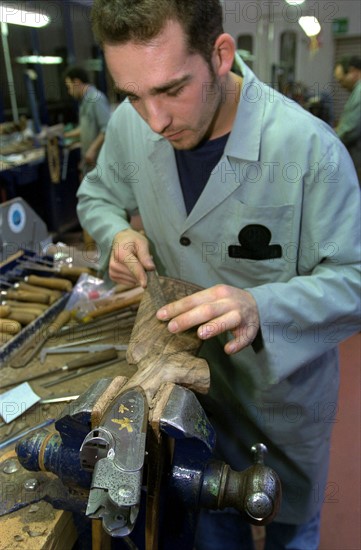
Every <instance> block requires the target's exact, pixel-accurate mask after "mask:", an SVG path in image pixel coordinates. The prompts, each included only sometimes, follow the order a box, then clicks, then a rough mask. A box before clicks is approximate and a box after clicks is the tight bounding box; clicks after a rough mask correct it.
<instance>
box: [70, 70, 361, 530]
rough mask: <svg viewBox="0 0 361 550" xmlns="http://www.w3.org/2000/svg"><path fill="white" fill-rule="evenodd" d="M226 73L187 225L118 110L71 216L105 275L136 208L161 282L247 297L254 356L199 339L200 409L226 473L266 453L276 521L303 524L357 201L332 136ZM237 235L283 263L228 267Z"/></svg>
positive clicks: (157, 147) (322, 480)
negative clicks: (221, 146)
mask: <svg viewBox="0 0 361 550" xmlns="http://www.w3.org/2000/svg"><path fill="white" fill-rule="evenodd" d="M237 62H238V63H239V64H240V67H241V71H242V73H243V76H244V82H243V88H242V95H241V100H240V103H239V107H238V112H237V116H236V120H235V121H234V126H233V130H232V132H231V135H230V137H229V139H228V142H227V144H226V147H225V151H224V154H223V156H222V158H221V160H220V161H219V163H218V165H217V166H216V167H215V169H214V170H213V172H212V174H211V176H210V178H209V181H208V183H207V185H206V188H205V189H204V191H203V193H202V195H201V197H200V198H199V200H198V202H197V203H196V205H195V206H194V208H193V210H192V211H191V213H190V214H189V216H187V214H186V210H185V206H184V201H183V196H182V192H181V188H180V183H179V178H178V173H177V167H176V162H175V157H174V151H173V149H172V147H171V145H170V144H169V143H168V142H167V141H166V140H165V139H163V138H162V137H161V136H159V135H157V134H155V133H153V132H152V131H151V130H150V128H149V127H148V126H147V124H146V123H145V122H144V121H143V120H142V119H141V118H140V117H139V116H138V114H137V113H136V111H135V110H134V109H133V107H132V106H131V105H130V104H129V103H128V102H127V101H126V102H124V103H123V104H122V105H120V107H119V108H118V109H117V110H116V112H115V114H114V115H113V116H112V118H111V121H110V124H109V126H108V130H107V134H106V141H105V144H104V146H103V149H102V151H101V153H100V156H99V159H98V166H97V168H96V169H95V170H94V171H93V172H92V173H90V174H89V175H88V176H87V177H86V178H85V179H84V180H83V182H82V184H81V186H80V189H79V193H78V197H79V205H78V214H79V218H80V222H81V224H82V225H83V226H84V227H85V229H86V230H87V231H88V232H89V233H90V234H91V235H92V236H93V237H94V238H95V239H96V241H97V242H98V243H99V245H100V247H101V249H102V265H103V266H104V267H105V266H106V264H107V261H108V258H109V254H110V250H111V245H112V239H113V237H114V235H115V233H117V232H118V231H120V230H122V229H125V228H128V227H129V226H128V222H127V221H126V220H127V213H129V212H131V211H132V210H134V209H136V208H139V211H140V214H141V217H142V220H143V224H144V227H145V230H146V234H147V236H148V237H149V238H150V239H151V241H152V243H153V246H154V249H155V251H156V261H157V267H158V270H159V271H160V272H161V273H164V274H165V275H168V276H170V277H177V278H181V279H184V280H186V281H190V282H193V283H196V284H199V285H201V286H203V287H209V286H212V285H215V284H217V283H226V284H230V285H234V286H236V287H239V288H243V289H248V290H250V292H251V293H252V294H253V296H254V298H255V300H256V302H257V306H258V310H259V316H260V323H261V331H262V342H261V344H262V345H261V349H258V348H256V346H253V347H252V346H249V347H248V348H247V349H245V350H243V351H241V352H240V353H238V354H236V355H235V356H232V357H227V356H226V355H225V354H224V353H223V350H222V346H223V343H224V341H225V338H226V337H227V336H226V335H223V336H222V337H221V338H214V339H212V340H210V341H207V343H205V344H204V346H203V348H202V350H203V351H202V353H203V355H204V356H206V357H207V359H208V361H209V363H210V367H211V390H210V393H209V395H208V396H207V398H206V399H202V403H203V404H204V406H205V408H206V410H207V412H208V413H209V417H210V420H211V422H212V424H213V425H214V427H215V428H216V430H217V438H218V449H219V452H220V454H221V456H222V457H223V458H224V459H225V460H226V461H227V462H228V463H229V464H230V465H231V467H232V468H234V469H241V468H244V467H247V466H248V465H249V464H250V460H251V455H250V451H249V449H250V447H251V445H252V444H254V443H256V442H258V441H261V442H263V443H265V444H266V445H267V446H268V449H269V454H268V459H267V463H268V464H269V465H270V466H272V467H273V468H274V469H275V470H276V471H277V472H278V474H279V475H280V477H281V481H282V483H283V504H282V509H281V511H280V514H279V516H278V518H277V519H278V521H283V522H289V523H301V522H304V521H306V520H308V519H309V518H310V517H312V516H313V515H314V514H315V513H316V512H317V511H318V510H319V509H320V507H321V504H322V502H323V498H324V490H325V484H326V480H327V466H328V454H329V443H330V433H331V428H332V425H333V423H334V421H335V419H336V420H337V413H338V412H337V392H338V383H339V373H338V360H337V345H338V344H339V342H341V341H342V340H343V339H345V338H347V337H348V336H350V335H351V334H352V333H354V332H355V331H356V330H359V328H358V327H359V324H358V323H359V320H360V271H359V269H360V263H359V262H360V191H359V186H358V183H357V178H356V175H355V171H354V167H353V164H352V162H351V159H350V157H349V155H348V153H347V152H346V150H345V148H344V146H343V145H342V143H341V142H340V141H339V139H338V138H337V137H336V136H335V134H334V132H333V131H332V130H331V129H330V128H329V127H328V126H327V125H326V124H325V123H323V122H322V121H320V120H318V119H316V118H314V117H313V116H312V115H310V114H309V113H308V112H306V111H305V110H303V109H302V108H301V107H300V106H298V105H297V104H295V103H294V102H292V101H291V100H289V99H288V98H285V97H283V96H281V95H280V94H279V93H277V92H276V91H274V90H272V89H270V88H269V87H268V86H266V85H264V84H263V83H261V82H260V81H259V80H257V78H256V77H255V76H254V74H253V73H252V72H251V71H250V70H249V68H247V67H246V66H245V65H244V64H243V62H242V61H241V60H239V59H237ZM248 225H261V226H265V227H267V228H268V229H269V230H270V232H271V240H270V245H280V246H281V247H282V257H280V258H275V259H265V260H252V259H242V258H232V257H230V255H229V253H228V252H229V249H228V247H229V246H230V245H239V241H238V234H239V232H240V230H241V229H242V228H244V227H245V226H248ZM182 237H187V238H188V245H187V246H185V245H184V244H182V243H184V239H182ZM210 330H211V327H210Z"/></svg>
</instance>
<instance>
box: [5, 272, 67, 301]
mask: <svg viewBox="0 0 361 550" xmlns="http://www.w3.org/2000/svg"><path fill="white" fill-rule="evenodd" d="M17 278H18V277H17ZM0 285H3V286H6V287H11V288H12V289H13V290H25V291H27V292H33V293H36V294H41V295H45V296H49V304H53V303H54V302H55V301H56V300H58V299H59V298H60V297H61V296H62V292H61V291H60V290H50V289H48V288H45V287H39V286H35V285H30V284H28V283H26V282H25V281H23V280H20V281H19V282H16V283H15V282H9V281H4V280H1V282H0Z"/></svg>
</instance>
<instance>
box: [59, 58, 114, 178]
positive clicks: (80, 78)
mask: <svg viewBox="0 0 361 550" xmlns="http://www.w3.org/2000/svg"><path fill="white" fill-rule="evenodd" d="M64 80H65V85H66V87H67V90H68V92H69V94H70V95H71V96H72V97H73V98H74V99H76V100H77V101H80V106H79V126H78V127H77V128H75V129H74V130H70V131H69V132H66V133H65V134H64V137H66V138H74V137H76V138H79V139H80V146H81V169H82V170H81V171H82V174H83V175H85V174H86V173H87V172H89V170H92V169H93V168H94V166H95V163H96V160H97V158H98V154H99V151H100V148H101V146H102V145H103V142H104V137H105V130H106V127H107V124H108V121H109V118H110V105H109V101H108V99H107V97H106V96H105V95H104V94H103V92H101V91H100V90H98V89H97V88H95V87H94V86H92V85H91V83H90V81H89V77H88V74H87V72H86V71H85V70H84V69H83V68H82V67H70V68H69V69H68V70H67V71H66V72H65V76H64Z"/></svg>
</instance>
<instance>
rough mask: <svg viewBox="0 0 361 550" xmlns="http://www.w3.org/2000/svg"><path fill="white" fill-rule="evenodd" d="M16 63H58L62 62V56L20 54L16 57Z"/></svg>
mask: <svg viewBox="0 0 361 550" xmlns="http://www.w3.org/2000/svg"><path fill="white" fill-rule="evenodd" d="M16 61H17V62H18V63H22V64H25V63H40V64H41V65H60V63H62V62H63V58H62V57H58V56H55V55H22V56H21V57H17V58H16Z"/></svg>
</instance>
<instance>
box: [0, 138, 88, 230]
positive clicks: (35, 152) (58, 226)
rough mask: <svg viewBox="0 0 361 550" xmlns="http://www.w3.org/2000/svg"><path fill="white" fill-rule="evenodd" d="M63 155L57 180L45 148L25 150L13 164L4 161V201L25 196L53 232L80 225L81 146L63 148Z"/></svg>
mask: <svg viewBox="0 0 361 550" xmlns="http://www.w3.org/2000/svg"><path fill="white" fill-rule="evenodd" d="M59 154H60V162H61V166H60V170H61V173H60V179H59V181H58V182H57V183H54V182H53V181H52V180H51V177H50V173H49V162H48V157H47V151H46V148H45V147H38V148H33V149H31V150H28V151H24V153H22V158H21V159H20V160H19V161H17V162H16V163H14V164H12V165H10V164H6V163H0V200H1V202H5V201H8V200H10V199H13V198H15V197H22V198H23V199H24V200H25V201H26V202H27V203H28V204H29V205H30V206H31V207H32V208H33V210H34V211H35V212H36V213H37V214H38V215H39V216H40V218H41V219H42V220H43V221H44V222H45V223H46V225H47V227H48V230H49V231H52V232H56V233H58V234H61V233H64V232H66V231H68V230H69V229H71V228H73V227H76V226H77V225H78V218H77V214H76V192H77V189H78V187H79V170H78V165H79V162H80V148H79V146H78V145H73V146H71V147H69V148H66V149H65V148H64V149H60V151H59ZM64 159H66V167H65V168H64Z"/></svg>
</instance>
